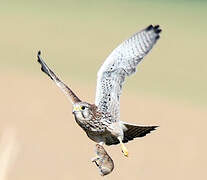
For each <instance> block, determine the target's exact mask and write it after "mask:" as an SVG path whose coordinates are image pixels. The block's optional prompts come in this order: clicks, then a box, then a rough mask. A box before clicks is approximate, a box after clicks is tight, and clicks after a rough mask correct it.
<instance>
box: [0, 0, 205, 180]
mask: <svg viewBox="0 0 207 180" xmlns="http://www.w3.org/2000/svg"><path fill="white" fill-rule="evenodd" d="M48 4H49V5H48ZM206 7H207V5H206V3H205V2H200V1H199V3H198V2H197V1H182V2H180V1H172V2H171V1H168V2H167V3H166V2H165V3H164V1H161V0H159V1H156V2H154V1H139V2H138V1H134V0H132V1H118V0H114V1H109V0H106V1H93V0H89V1H83V0H77V1H73V0H54V1H49V0H45V1H40V0H36V1H26V0H18V1H11V0H8V1H3V2H2V3H1V6H0V17H1V28H0V32H1V35H0V36H1V38H0V39H1V40H0V82H1V88H0V115H1V118H0V141H1V137H2V135H3V134H4V131H5V130H7V129H8V128H9V129H10V128H11V129H13V130H14V131H15V133H14V134H16V137H14V139H13V140H15V139H16V142H15V143H14V145H12V146H11V147H12V148H13V151H14V152H13V156H12V158H14V159H13V161H12V160H11V164H9V169H8V178H7V179H8V180H28V179H29V180H33V179H34V180H37V179H38V180H62V179H63V180H64V179H65V180H66V179H67V180H68V179H85V180H88V179H101V178H102V177H100V176H99V174H98V171H97V169H96V167H95V165H94V164H92V163H91V162H90V159H91V157H93V156H94V143H93V142H92V141H91V140H89V139H88V138H87V136H86V135H85V134H84V132H83V131H82V130H81V129H80V128H79V127H78V125H77V124H76V123H75V121H74V118H73V117H72V114H71V109H72V108H71V105H70V103H69V102H68V101H67V99H66V98H65V97H64V95H63V94H62V93H61V92H60V91H59V89H58V88H57V87H56V86H55V85H54V84H53V83H52V82H51V81H50V80H49V78H47V77H46V76H45V75H44V74H43V73H42V72H41V71H40V68H39V65H38V64H37V62H36V54H37V51H38V50H39V49H40V50H42V55H43V57H44V59H45V60H46V61H47V63H48V64H49V65H50V66H51V67H52V68H53V69H54V70H55V72H57V74H58V75H59V76H60V77H61V78H62V79H63V80H64V81H65V82H66V83H67V84H68V85H69V86H70V87H71V88H72V89H74V90H75V91H76V92H77V94H78V95H80V98H81V99H83V100H86V101H88V102H91V103H93V102H94V94H95V85H96V83H95V81H96V76H95V74H96V72H97V70H98V68H99V67H100V65H101V64H102V63H103V60H104V59H105V58H106V57H107V55H108V54H109V53H110V52H111V51H112V49H113V48H115V47H116V46H117V45H118V44H119V43H120V42H121V41H123V40H124V39H126V38H128V37H129V36H130V35H131V34H133V33H135V32H136V31H138V30H140V29H142V28H144V27H146V26H147V25H149V24H160V25H161V28H162V29H163V32H162V34H161V39H160V40H159V42H158V44H157V45H156V47H155V48H154V49H153V50H152V52H151V53H150V54H149V55H148V56H147V57H146V58H145V59H144V61H143V63H141V64H140V66H139V68H138V72H137V74H136V75H135V76H132V77H130V78H129V79H128V81H127V82H126V84H125V86H124V91H123V95H122V98H121V119H122V120H124V121H127V122H131V123H136V124H143V125H159V126H160V128H158V130H157V131H155V132H153V133H151V134H150V135H148V136H147V137H145V138H142V139H136V140H135V141H133V142H130V143H128V144H127V147H128V149H129V153H130V154H129V158H128V159H126V158H124V157H123V155H122V153H121V151H120V147H119V146H112V147H107V151H108V152H109V154H110V155H111V156H112V158H113V160H114V162H115V169H114V171H113V173H112V174H111V175H109V176H107V177H105V178H104V179H113V180H116V179H117V180H118V179H119V180H121V179H132V180H137V179H142V180H148V179H159V180H166V179H169V180H175V179H178V180H179V179H187V180H194V179H206V178H207V175H206V172H205V171H206V167H207V163H206V161H207V156H206V151H207V144H206V138H207V133H206V125H207V121H206V119H207V93H206V92H207V83H206V82H207V71H206V67H207V61H206V59H207V56H206V41H207V36H206V32H207V23H206V17H207V12H206ZM77 67H78V68H77ZM8 140H9V138H8ZM11 140H12V138H11ZM3 144H4V143H3ZM0 146H3V145H2V144H1V142H0ZM16 146H17V147H16ZM0 148H1V149H0V153H1V152H3V150H4V148H5V147H0ZM2 149H3V150H2ZM15 154H16V159H15V157H14V156H15ZM0 161H1V155H0ZM2 164H4V162H0V167H1V165H2ZM0 173H1V169H0ZM0 177H1V176H0ZM0 180H1V179H0Z"/></svg>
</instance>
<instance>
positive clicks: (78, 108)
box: [73, 106, 80, 114]
mask: <svg viewBox="0 0 207 180" xmlns="http://www.w3.org/2000/svg"><path fill="white" fill-rule="evenodd" d="M76 111H80V106H74V107H73V114H74V113H75V112H76Z"/></svg>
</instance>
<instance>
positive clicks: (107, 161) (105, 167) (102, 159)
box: [91, 144, 114, 176]
mask: <svg viewBox="0 0 207 180" xmlns="http://www.w3.org/2000/svg"><path fill="white" fill-rule="evenodd" d="M95 152H96V157H94V158H92V160H91V161H92V162H95V163H96V165H97V167H98V168H99V172H100V175H101V176H105V175H107V174H109V173H111V172H112V171H113V169H114V162H113V160H112V159H111V157H110V156H109V155H108V153H107V152H106V150H105V149H104V147H103V146H101V145H100V144H96V149H95Z"/></svg>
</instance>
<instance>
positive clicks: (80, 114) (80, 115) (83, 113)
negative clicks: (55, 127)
mask: <svg viewBox="0 0 207 180" xmlns="http://www.w3.org/2000/svg"><path fill="white" fill-rule="evenodd" d="M73 114H74V116H75V117H76V118H77V119H78V120H81V121H84V120H90V119H92V116H93V106H92V105H91V104H89V103H86V102H77V103H75V104H73Z"/></svg>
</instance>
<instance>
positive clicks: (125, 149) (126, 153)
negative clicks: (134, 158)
mask: <svg viewBox="0 0 207 180" xmlns="http://www.w3.org/2000/svg"><path fill="white" fill-rule="evenodd" d="M121 149H122V152H123V153H124V156H126V157H128V155H129V153H128V150H127V148H126V147H125V146H124V144H123V143H121Z"/></svg>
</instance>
